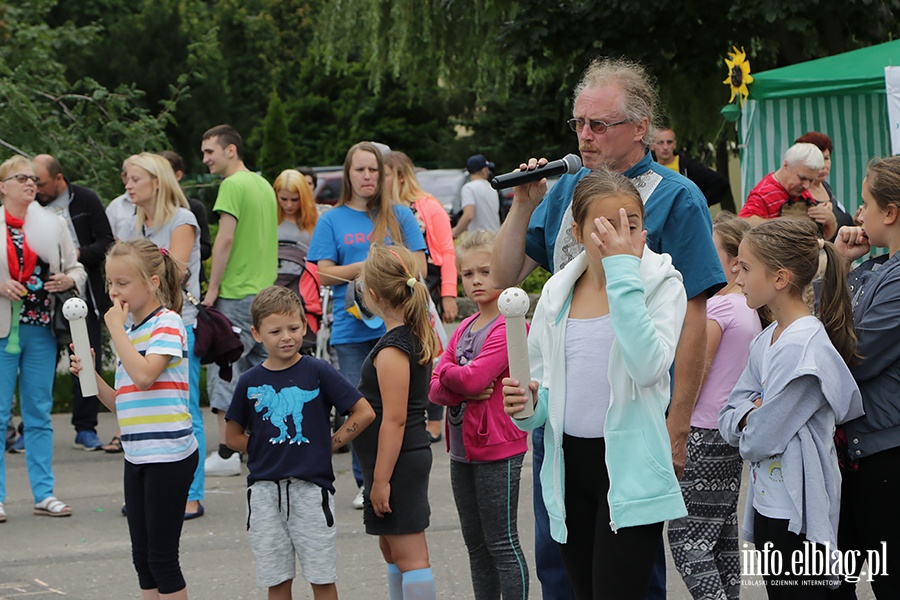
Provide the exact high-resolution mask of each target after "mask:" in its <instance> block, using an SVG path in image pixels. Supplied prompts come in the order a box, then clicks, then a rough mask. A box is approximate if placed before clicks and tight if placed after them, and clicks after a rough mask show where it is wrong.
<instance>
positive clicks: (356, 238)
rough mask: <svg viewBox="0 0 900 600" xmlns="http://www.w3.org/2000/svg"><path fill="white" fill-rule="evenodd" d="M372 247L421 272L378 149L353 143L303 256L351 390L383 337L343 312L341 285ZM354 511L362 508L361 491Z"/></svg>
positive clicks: (419, 246)
mask: <svg viewBox="0 0 900 600" xmlns="http://www.w3.org/2000/svg"><path fill="white" fill-rule="evenodd" d="M372 242H380V243H386V244H391V243H398V244H403V245H404V246H406V247H407V248H408V249H409V250H411V251H412V252H413V253H414V255H415V256H416V258H417V259H418V261H419V265H420V267H419V268H420V270H421V272H422V273H425V271H426V263H425V248H426V246H425V239H424V238H423V237H422V232H421V231H420V230H419V224H418V223H417V222H416V218H415V216H413V213H412V211H411V210H410V209H409V208H407V207H405V206H397V205H394V204H393V203H392V202H391V198H390V194H389V193H388V192H387V190H385V186H384V161H383V158H382V154H381V151H380V150H379V149H378V146H376V145H375V144H373V143H372V142H359V143H358V144H355V145H354V146H352V147H351V148H350V150H348V151H347V157H346V158H345V159H344V184H343V188H342V190H341V198H340V200H339V201H338V203H337V205H335V207H334V208H333V209H331V210H329V211H328V212H326V213H325V214H324V215H322V217H321V218H320V219H319V221H318V223H316V228H315V230H314V231H313V236H312V241H311V242H310V245H309V254H308V255H307V258H308V260H310V261H311V262H314V263H316V264H317V265H318V267H319V277H320V279H321V281H322V284H323V285H330V286H332V287H333V289H334V304H333V309H332V314H333V315H334V323H333V325H332V328H331V346H332V347H333V348H334V350H335V352H336V353H337V356H338V365H339V366H340V370H341V373H342V374H343V375H344V377H346V378H347V380H348V381H350V383H352V384H353V385H357V384H358V383H359V375H360V369H361V368H362V363H363V361H364V360H365V358H366V356H368V354H369V351H370V350H372V348H373V347H374V346H375V342H377V341H378V339H379V338H380V337H381V336H382V335H384V332H385V328H384V324H383V323H382V322H381V320H380V319H377V318H375V319H367V320H366V321H363V320H362V319H360V318H359V317H358V316H356V315H359V314H360V313H359V311H358V310H354V312H353V313H351V312H348V309H354V304H353V295H352V294H353V289H354V288H353V287H351V288H349V290H348V287H347V284H348V283H353V282H354V280H355V279H356V277H357V276H359V274H360V272H361V271H362V265H363V262H364V261H365V260H366V256H368V254H369V247H370V245H371V243H372ZM348 292H349V297H350V299H349V301H348V299H347V296H348ZM354 313H356V314H354ZM360 316H361V315H360ZM355 458H356V457H355V455H354V461H353V474H354V476H355V477H356V483H357V485H358V487H359V488H360V490H361V489H362V472H361V471H360V470H359V468H358V466H357V461H356V460H355ZM354 506H355V507H356V508H362V492H361V491H360V495H358V496H357V500H356V501H354Z"/></svg>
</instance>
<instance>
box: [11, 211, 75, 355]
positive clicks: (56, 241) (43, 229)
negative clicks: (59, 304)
mask: <svg viewBox="0 0 900 600" xmlns="http://www.w3.org/2000/svg"><path fill="white" fill-rule="evenodd" d="M23 229H24V230H25V239H27V240H28V246H29V247H30V248H31V249H32V250H34V252H35V253H36V254H37V255H38V256H39V257H40V258H41V259H43V260H45V261H46V262H47V263H48V264H49V265H50V272H51V273H60V272H62V273H65V274H66V275H68V276H69V277H71V278H72V279H74V280H75V286H76V287H77V288H78V291H79V293H81V292H82V290H83V289H84V282H85V280H86V279H87V272H86V271H85V270H84V267H83V266H82V265H81V263H80V262H78V258H77V255H76V253H75V244H73V243H72V235H71V234H70V233H69V227H68V225H66V222H65V220H63V218H62V217H58V216H56V215H55V214H53V213H52V212H50V211H49V210H47V209H46V208H43V207H42V206H41V205H39V204H38V203H37V202H32V203H31V204H29V205H28V212H27V213H26V214H25V225H24V226H23ZM6 244H7V229H6V209H4V208H3V207H0V283H3V282H6V281H8V280H9V278H10V275H9V263H8V262H7V257H6ZM60 258H62V263H63V265H64V268H62V269H61V267H60ZM55 296H56V295H55V294H50V302H51V305H50V307H51V311H53V310H55V302H56V297H55ZM11 313H12V303H11V302H10V301H9V299H8V298H5V297H2V296H0V338H5V337H7V336H9V326H10V323H11V321H12V319H11V316H12V315H11Z"/></svg>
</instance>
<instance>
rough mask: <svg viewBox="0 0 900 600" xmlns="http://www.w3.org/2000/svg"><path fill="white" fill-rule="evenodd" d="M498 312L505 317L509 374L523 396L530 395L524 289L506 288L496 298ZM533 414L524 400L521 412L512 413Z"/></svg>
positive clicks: (526, 298) (525, 295) (532, 406)
mask: <svg viewBox="0 0 900 600" xmlns="http://www.w3.org/2000/svg"><path fill="white" fill-rule="evenodd" d="M497 306H498V307H499V308H500V314H501V315H503V316H504V318H505V319H506V353H507V356H508V357H509V376H510V377H511V378H513V379H517V380H518V381H519V387H521V388H523V389H524V390H525V396H526V397H529V398H530V397H531V391H530V390H529V389H528V384H530V383H531V366H530V365H529V362H528V330H527V329H526V328H525V315H526V314H527V313H528V309H529V307H530V306H531V300H530V299H529V298H528V294H526V293H525V290H523V289H520V288H516V287H512V288H506V289H505V290H503V292H502V293H501V294H500V297H499V298H498V299H497ZM533 414H534V405H533V404H532V403H531V402H525V405H524V408H523V410H522V412H519V413H516V414H515V415H513V416H514V417H515V418H516V419H525V418H528V417H530V416H531V415H533Z"/></svg>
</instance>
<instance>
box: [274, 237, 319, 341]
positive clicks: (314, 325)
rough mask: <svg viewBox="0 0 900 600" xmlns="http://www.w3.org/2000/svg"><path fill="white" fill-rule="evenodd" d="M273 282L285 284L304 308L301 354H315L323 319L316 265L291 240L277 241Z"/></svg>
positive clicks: (302, 249) (304, 251) (303, 249)
mask: <svg viewBox="0 0 900 600" xmlns="http://www.w3.org/2000/svg"><path fill="white" fill-rule="evenodd" d="M275 285H280V286H284V287H286V288H288V289H289V290H291V291H292V292H294V293H295V294H297V297H298V298H300V302H301V303H302V304H303V310H304V311H305V312H306V321H307V328H306V335H305V336H304V337H303V344H302V346H301V349H300V353H301V354H306V355H309V356H317V355H318V353H317V349H318V343H317V337H318V336H319V335H320V331H321V328H322V323H323V316H322V296H321V288H322V284H321V283H320V282H319V273H318V270H317V268H316V265H314V264H313V263H310V262H307V261H306V249H305V248H302V247H300V246H298V245H297V244H295V243H294V242H278V276H277V277H276V278H275Z"/></svg>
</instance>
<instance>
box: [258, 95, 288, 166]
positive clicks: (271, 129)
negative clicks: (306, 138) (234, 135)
mask: <svg viewBox="0 0 900 600" xmlns="http://www.w3.org/2000/svg"><path fill="white" fill-rule="evenodd" d="M293 166H295V165H294V147H293V144H292V143H291V140H290V137H289V135H288V120H287V114H286V113H285V111H284V104H282V102H281V98H279V97H278V92H274V91H273V92H272V95H271V97H270V99H269V108H268V110H267V111H266V118H265V119H264V120H263V124H262V142H261V145H260V149H259V169H260V171H262V174H263V176H265V177H266V178H267V179H268V180H269V181H274V180H275V178H276V177H277V176H278V174H279V173H281V171H283V170H284V169H289V168H291V167H293Z"/></svg>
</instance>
